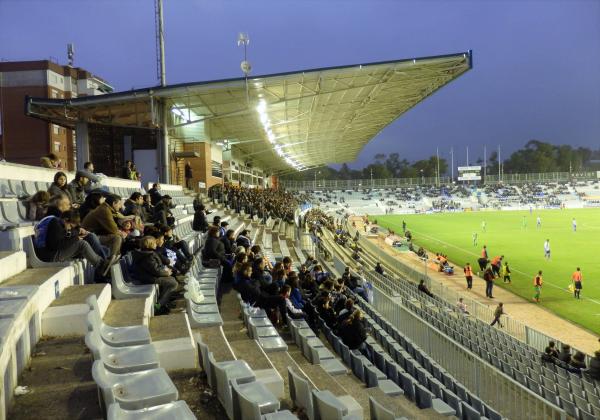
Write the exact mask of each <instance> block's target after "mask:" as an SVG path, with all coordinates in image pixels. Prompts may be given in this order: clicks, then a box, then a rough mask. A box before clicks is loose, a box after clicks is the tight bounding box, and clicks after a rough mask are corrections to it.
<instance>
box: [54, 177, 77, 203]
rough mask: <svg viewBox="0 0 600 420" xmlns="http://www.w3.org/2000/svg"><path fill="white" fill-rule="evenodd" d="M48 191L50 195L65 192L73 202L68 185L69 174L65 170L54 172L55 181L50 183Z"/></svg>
mask: <svg viewBox="0 0 600 420" xmlns="http://www.w3.org/2000/svg"><path fill="white" fill-rule="evenodd" d="M48 193H49V194H50V196H53V195H62V194H64V195H66V196H67V197H69V200H70V201H71V202H73V197H71V193H70V192H69V188H68V186H67V175H66V174H65V173H64V172H57V173H55V174H54V182H52V184H50V187H49V188H48Z"/></svg>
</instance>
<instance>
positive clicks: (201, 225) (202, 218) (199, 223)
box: [192, 204, 208, 232]
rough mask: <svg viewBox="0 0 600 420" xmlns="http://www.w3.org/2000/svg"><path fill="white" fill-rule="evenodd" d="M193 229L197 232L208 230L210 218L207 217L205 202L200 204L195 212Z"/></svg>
mask: <svg viewBox="0 0 600 420" xmlns="http://www.w3.org/2000/svg"><path fill="white" fill-rule="evenodd" d="M192 229H194V230H195V231H196V232H206V231H207V230H208V220H207V219H206V209H205V207H204V204H200V205H199V206H198V208H197V209H196V212H195V213H194V220H193V222H192Z"/></svg>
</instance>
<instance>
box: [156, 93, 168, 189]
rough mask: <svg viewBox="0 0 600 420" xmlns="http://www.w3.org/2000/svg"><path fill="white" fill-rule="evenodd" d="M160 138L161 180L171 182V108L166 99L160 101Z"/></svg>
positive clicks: (164, 182)
mask: <svg viewBox="0 0 600 420" xmlns="http://www.w3.org/2000/svg"><path fill="white" fill-rule="evenodd" d="M160 111H161V112H160V119H161V121H160V140H159V144H158V161H159V162H160V182H162V183H163V184H169V183H170V182H171V173H170V166H171V165H170V164H171V158H170V153H169V127H168V124H169V114H168V112H169V110H168V108H167V102H166V100H163V101H162V102H161V103H160Z"/></svg>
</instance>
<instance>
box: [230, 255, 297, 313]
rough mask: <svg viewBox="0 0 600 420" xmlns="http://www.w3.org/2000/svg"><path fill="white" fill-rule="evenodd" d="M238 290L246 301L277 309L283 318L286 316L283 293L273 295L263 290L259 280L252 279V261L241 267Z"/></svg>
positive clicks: (261, 306) (264, 307) (267, 308)
mask: <svg viewBox="0 0 600 420" xmlns="http://www.w3.org/2000/svg"><path fill="white" fill-rule="evenodd" d="M237 290H238V292H239V293H240V295H241V296H242V300H243V301H244V302H246V303H249V304H251V305H256V306H258V307H259V308H263V309H265V310H275V309H277V310H279V316H280V317H281V319H283V317H284V316H285V313H286V306H285V298H284V297H283V296H281V295H272V294H269V293H265V292H263V291H261V290H260V287H259V285H258V282H255V281H253V280H252V265H251V264H250V263H244V265H243V266H242V268H241V269H240V281H239V283H238V285H237Z"/></svg>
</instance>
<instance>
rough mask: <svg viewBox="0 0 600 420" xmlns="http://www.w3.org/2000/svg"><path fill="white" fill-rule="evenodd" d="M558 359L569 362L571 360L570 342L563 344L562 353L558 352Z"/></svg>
mask: <svg viewBox="0 0 600 420" xmlns="http://www.w3.org/2000/svg"><path fill="white" fill-rule="evenodd" d="M558 360H560V361H561V362H565V363H569V362H570V361H571V346H569V345H568V344H563V345H562V348H561V350H560V353H558Z"/></svg>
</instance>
